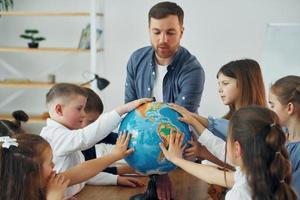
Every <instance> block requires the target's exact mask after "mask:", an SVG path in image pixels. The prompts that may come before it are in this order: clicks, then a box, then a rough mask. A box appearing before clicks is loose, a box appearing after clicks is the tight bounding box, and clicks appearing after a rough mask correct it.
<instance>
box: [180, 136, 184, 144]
mask: <svg viewBox="0 0 300 200" xmlns="http://www.w3.org/2000/svg"><path fill="white" fill-rule="evenodd" d="M183 140H184V135H183V134H180V138H179V145H180V146H181V145H182V144H183Z"/></svg>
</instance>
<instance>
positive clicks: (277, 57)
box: [261, 24, 300, 91]
mask: <svg viewBox="0 0 300 200" xmlns="http://www.w3.org/2000/svg"><path fill="white" fill-rule="evenodd" d="M261 64H262V72H263V77H264V81H265V86H266V90H267V91H268V89H269V87H270V85H271V83H274V82H275V81H276V80H278V79H279V78H281V77H283V76H286V75H297V76H300V24H268V26H267V31H266V37H265V42H264V45H263V51H262V62H261Z"/></svg>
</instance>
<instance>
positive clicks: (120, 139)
mask: <svg viewBox="0 0 300 200" xmlns="http://www.w3.org/2000/svg"><path fill="white" fill-rule="evenodd" d="M126 135H127V134H126V132H125V131H124V132H121V133H120V135H119V137H118V140H117V141H118V143H119V144H123V143H124V141H125V139H126Z"/></svg>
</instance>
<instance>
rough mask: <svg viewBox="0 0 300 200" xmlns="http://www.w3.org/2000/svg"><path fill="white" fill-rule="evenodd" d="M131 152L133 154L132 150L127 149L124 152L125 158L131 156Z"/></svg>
mask: <svg viewBox="0 0 300 200" xmlns="http://www.w3.org/2000/svg"><path fill="white" fill-rule="evenodd" d="M133 152H134V148H130V149H127V150H126V151H125V156H128V155H130V154H132V153H133Z"/></svg>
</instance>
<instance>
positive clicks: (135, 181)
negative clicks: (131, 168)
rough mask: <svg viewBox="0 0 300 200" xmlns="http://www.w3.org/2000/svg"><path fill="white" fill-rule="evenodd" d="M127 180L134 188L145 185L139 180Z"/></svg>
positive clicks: (129, 178)
mask: <svg viewBox="0 0 300 200" xmlns="http://www.w3.org/2000/svg"><path fill="white" fill-rule="evenodd" d="M128 180H129V181H130V182H131V183H133V184H134V186H135V187H137V186H139V187H140V186H144V185H145V184H144V183H143V182H142V181H140V180H138V179H136V178H133V177H128Z"/></svg>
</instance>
